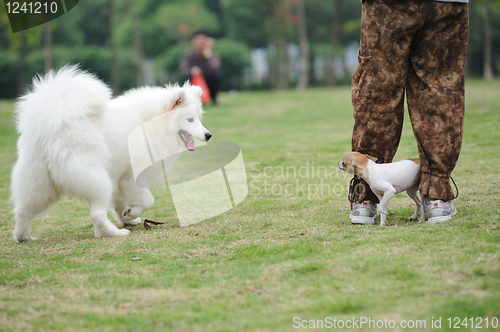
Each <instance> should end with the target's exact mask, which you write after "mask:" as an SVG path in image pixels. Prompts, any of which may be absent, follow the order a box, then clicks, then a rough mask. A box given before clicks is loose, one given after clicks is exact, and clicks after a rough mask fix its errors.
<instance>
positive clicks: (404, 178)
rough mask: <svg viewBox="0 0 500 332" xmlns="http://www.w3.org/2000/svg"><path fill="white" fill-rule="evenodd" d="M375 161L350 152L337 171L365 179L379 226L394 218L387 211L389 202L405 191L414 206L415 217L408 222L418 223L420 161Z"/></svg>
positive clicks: (420, 205)
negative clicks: (374, 201)
mask: <svg viewBox="0 0 500 332" xmlns="http://www.w3.org/2000/svg"><path fill="white" fill-rule="evenodd" d="M375 161H377V158H374V157H372V156H369V155H365V154H361V153H359V152H349V153H348V154H346V155H345V156H344V158H342V161H341V162H339V169H341V170H343V171H346V172H348V173H351V174H353V175H357V176H359V177H360V178H362V179H364V180H365V181H366V182H367V183H368V185H369V186H370V188H371V190H372V191H373V193H374V194H375V195H377V197H378V199H379V201H380V206H379V207H378V211H379V212H380V226H384V225H385V221H386V219H387V216H388V215H389V216H392V215H394V214H393V213H392V212H390V211H388V210H387V206H388V204H389V201H390V200H391V198H392V197H393V196H394V195H395V194H399V193H401V192H403V191H406V193H407V194H408V196H410V198H411V199H413V201H414V202H415V213H413V215H412V216H411V217H410V220H417V219H418V216H419V212H420V208H421V207H422V202H421V201H420V200H419V199H418V196H417V191H418V187H419V185H420V175H421V174H420V160H419V159H416V158H413V159H407V160H401V161H398V162H395V163H387V164H376V163H375Z"/></svg>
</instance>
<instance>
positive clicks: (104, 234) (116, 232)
mask: <svg viewBox="0 0 500 332" xmlns="http://www.w3.org/2000/svg"><path fill="white" fill-rule="evenodd" d="M129 234H130V231H129V230H128V229H118V228H115V229H108V230H104V231H100V230H99V231H97V230H96V232H95V233H94V236H95V237H111V236H126V235H129Z"/></svg>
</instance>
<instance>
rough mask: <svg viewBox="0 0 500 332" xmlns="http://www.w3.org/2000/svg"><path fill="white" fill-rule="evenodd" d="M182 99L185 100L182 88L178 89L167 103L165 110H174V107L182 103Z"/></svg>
mask: <svg viewBox="0 0 500 332" xmlns="http://www.w3.org/2000/svg"><path fill="white" fill-rule="evenodd" d="M184 100H186V93H185V92H184V91H183V90H179V92H177V93H176V94H175V95H174V97H173V98H172V100H171V101H170V102H169V103H168V105H167V112H169V111H172V110H174V108H176V107H177V106H179V105H180V104H182V102H183V101H184Z"/></svg>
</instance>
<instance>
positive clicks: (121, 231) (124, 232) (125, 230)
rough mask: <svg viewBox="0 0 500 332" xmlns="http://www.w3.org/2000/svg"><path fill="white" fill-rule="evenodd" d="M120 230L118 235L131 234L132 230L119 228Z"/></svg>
mask: <svg viewBox="0 0 500 332" xmlns="http://www.w3.org/2000/svg"><path fill="white" fill-rule="evenodd" d="M118 231H119V233H120V234H118V235H117V236H127V235H129V234H130V231H129V230H128V229H119V230H118Z"/></svg>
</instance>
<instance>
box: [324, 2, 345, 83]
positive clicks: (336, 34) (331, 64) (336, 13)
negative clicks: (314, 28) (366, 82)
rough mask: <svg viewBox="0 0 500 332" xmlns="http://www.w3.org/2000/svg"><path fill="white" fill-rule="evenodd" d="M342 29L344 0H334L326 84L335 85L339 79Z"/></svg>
mask: <svg viewBox="0 0 500 332" xmlns="http://www.w3.org/2000/svg"><path fill="white" fill-rule="evenodd" d="M341 29H342V0H333V20H332V26H331V34H330V36H331V37H330V43H331V49H330V58H329V61H328V68H327V71H326V85H328V86H335V85H336V84H337V79H336V77H335V60H336V59H337V54H338V52H339V45H340V32H341Z"/></svg>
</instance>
